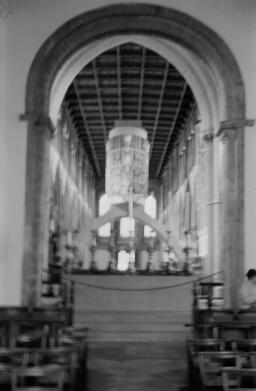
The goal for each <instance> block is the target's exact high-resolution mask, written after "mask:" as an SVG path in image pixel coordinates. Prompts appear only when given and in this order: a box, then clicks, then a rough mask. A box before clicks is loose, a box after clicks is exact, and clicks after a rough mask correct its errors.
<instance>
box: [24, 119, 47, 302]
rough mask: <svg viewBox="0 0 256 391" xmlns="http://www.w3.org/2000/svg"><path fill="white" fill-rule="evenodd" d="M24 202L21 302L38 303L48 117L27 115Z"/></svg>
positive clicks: (44, 247) (44, 242) (43, 252)
mask: <svg viewBox="0 0 256 391" xmlns="http://www.w3.org/2000/svg"><path fill="white" fill-rule="evenodd" d="M27 119H28V121H29V124H28V136H27V168H26V196H25V197H26V198H25V199H26V203H25V228H24V252H23V270H22V273H23V281H22V304H23V305H27V306H35V305H38V304H40V298H41V278H42V276H41V274H42V266H43V260H44V258H45V256H47V255H46V253H48V240H49V229H47V228H48V227H49V213H50V141H51V135H52V134H53V126H52V123H51V121H50V119H49V118H48V117H46V118H45V117H43V118H39V119H36V120H35V119H34V118H27Z"/></svg>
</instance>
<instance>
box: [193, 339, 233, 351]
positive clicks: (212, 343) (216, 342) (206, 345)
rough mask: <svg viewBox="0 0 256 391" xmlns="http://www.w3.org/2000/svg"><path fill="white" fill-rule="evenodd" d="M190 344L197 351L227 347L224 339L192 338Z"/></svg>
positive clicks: (219, 349)
mask: <svg viewBox="0 0 256 391" xmlns="http://www.w3.org/2000/svg"><path fill="white" fill-rule="evenodd" d="M188 344H189V345H190V346H191V347H192V348H193V350H194V351H195V353H197V352H211V351H216V352H218V351H221V350H224V349H225V341H224V340H223V339H215V338H207V339H192V340H189V341H188Z"/></svg>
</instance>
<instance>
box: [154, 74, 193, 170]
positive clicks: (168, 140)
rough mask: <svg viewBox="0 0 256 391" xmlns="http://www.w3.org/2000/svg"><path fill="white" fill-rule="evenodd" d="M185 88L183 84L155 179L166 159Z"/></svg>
mask: <svg viewBox="0 0 256 391" xmlns="http://www.w3.org/2000/svg"><path fill="white" fill-rule="evenodd" d="M187 86H188V85H187V83H186V82H184V87H183V90H182V93H181V95H180V101H179V105H178V107H177V111H176V114H175V118H174V119H173V121H172V125H171V128H170V130H169V134H168V137H167V140H166V143H165V147H164V150H163V152H162V156H161V159H160V162H159V164H158V167H157V171H156V176H157V177H158V176H159V174H160V172H161V170H162V166H163V162H164V159H165V157H166V153H167V150H168V146H169V143H170V140H171V136H172V133H173V131H174V128H175V125H176V122H177V119H178V116H179V113H180V110H181V107H182V102H183V99H184V97H185V94H186V91H187Z"/></svg>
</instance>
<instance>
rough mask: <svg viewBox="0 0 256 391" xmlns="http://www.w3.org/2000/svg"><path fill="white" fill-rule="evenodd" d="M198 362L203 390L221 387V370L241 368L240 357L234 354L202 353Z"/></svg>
mask: <svg viewBox="0 0 256 391" xmlns="http://www.w3.org/2000/svg"><path fill="white" fill-rule="evenodd" d="M198 360H199V372H200V380H201V385H202V389H203V390H206V389H208V388H213V387H215V388H216V387H221V385H222V370H223V369H225V368H230V367H231V368H236V369H240V368H241V357H240V355H239V354H238V353H235V352H202V353H200V354H199V356H198Z"/></svg>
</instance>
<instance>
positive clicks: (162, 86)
mask: <svg viewBox="0 0 256 391" xmlns="http://www.w3.org/2000/svg"><path fill="white" fill-rule="evenodd" d="M168 71H169V63H168V62H167V61H166V64H165V70H164V75H163V80H162V85H161V90H160V95H159V100H158V106H157V110H156V116H155V122H154V126H153V131H152V137H151V140H150V151H149V159H150V157H151V154H152V150H153V146H154V141H155V136H156V131H157V125H158V121H159V117H160V113H161V108H162V103H163V97H164V91H165V85H166V82H167V77H168Z"/></svg>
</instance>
